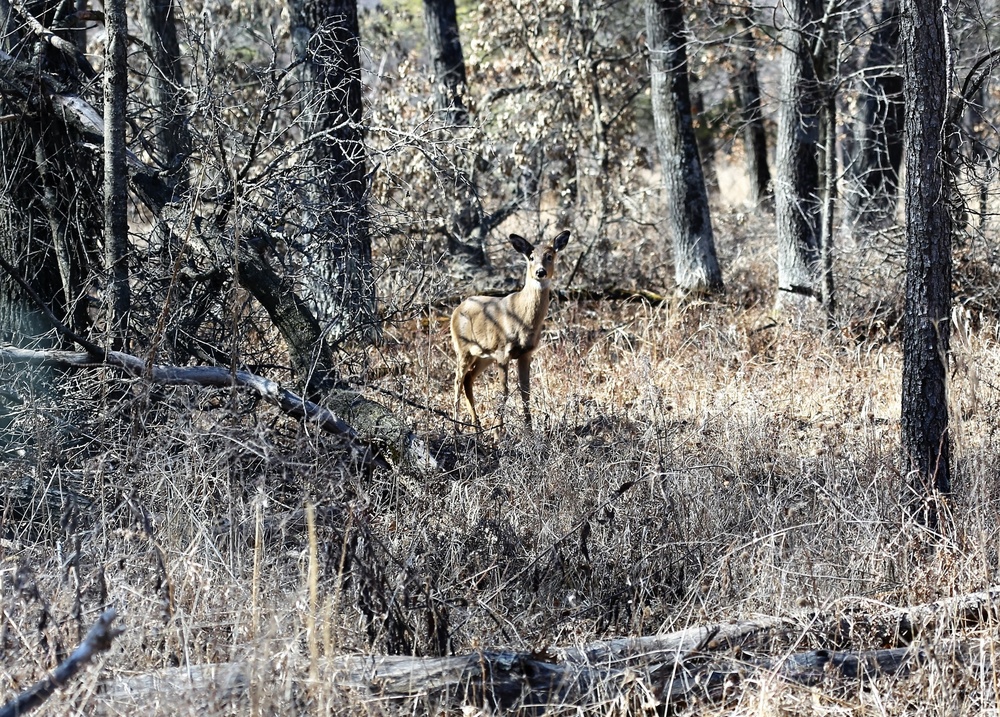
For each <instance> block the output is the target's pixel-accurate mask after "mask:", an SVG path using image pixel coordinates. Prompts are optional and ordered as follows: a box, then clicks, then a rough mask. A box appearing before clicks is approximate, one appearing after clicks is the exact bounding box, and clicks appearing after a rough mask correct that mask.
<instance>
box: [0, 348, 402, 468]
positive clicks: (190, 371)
mask: <svg viewBox="0 0 1000 717" xmlns="http://www.w3.org/2000/svg"><path fill="white" fill-rule="evenodd" d="M0 361H8V362H11V363H31V364H36V365H57V366H63V367H67V366H69V367H76V368H88V367H93V366H100V365H106V366H113V367H115V368H119V369H122V370H123V371H124V372H125V373H126V374H128V375H130V376H135V377H147V378H148V379H149V380H150V381H152V382H153V383H157V384H161V385H166V386H171V385H185V384H186V385H195V386H205V387H218V388H223V387H229V386H241V387H244V388H249V389H251V390H252V391H254V392H255V393H256V394H257V395H258V396H260V397H261V398H263V399H264V400H265V401H267V402H269V403H271V404H273V405H275V406H277V407H278V408H279V409H281V410H282V411H283V412H284V413H286V414H287V415H289V416H292V417H293V418H298V419H306V420H309V421H315V422H316V424H317V425H318V426H319V427H320V428H321V429H323V430H324V431H327V432H328V433H334V434H337V435H340V436H343V437H344V438H346V439H347V441H348V443H349V444H350V446H351V447H352V449H354V451H355V452H356V453H357V455H358V456H359V458H360V459H361V461H362V462H363V463H364V464H365V465H374V466H377V467H380V468H388V467H389V466H388V464H387V463H386V462H385V461H384V460H383V459H382V458H380V457H378V456H376V455H373V453H372V451H371V450H370V448H369V447H368V446H367V445H365V444H364V442H363V441H362V440H361V438H360V437H359V436H358V433H357V431H355V430H354V428H353V427H351V426H350V425H349V424H347V423H346V422H345V421H343V420H342V419H341V418H340V417H339V416H338V415H337V414H336V413H334V412H333V411H331V410H330V409H328V408H325V407H324V406H320V405H319V404H317V403H313V402H312V401H309V400H307V399H305V398H302V397H301V396H299V395H298V394H295V393H292V392H291V391H289V390H288V389H285V388H282V387H281V385H280V384H279V383H278V382H276V381H272V380H271V379H269V378H264V377H263V376H258V375H257V374H253V373H250V372H249V371H242V370H238V371H230V370H229V369H226V368H222V367H218V366H165V365H160V364H156V365H153V366H148V365H147V363H146V362H145V361H143V360H142V359H140V358H138V357H136V356H132V355H130V354H126V353H122V352H120V351H108V352H107V353H106V354H105V356H104V357H103V360H102V357H98V356H95V355H94V354H93V353H84V352H82V351H81V352H76V351H61V350H56V349H49V350H38V349H21V348H16V347H13V346H4V347H0Z"/></svg>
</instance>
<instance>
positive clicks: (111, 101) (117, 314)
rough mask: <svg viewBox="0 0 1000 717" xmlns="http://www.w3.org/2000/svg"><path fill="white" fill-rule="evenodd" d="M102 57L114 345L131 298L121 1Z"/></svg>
mask: <svg viewBox="0 0 1000 717" xmlns="http://www.w3.org/2000/svg"><path fill="white" fill-rule="evenodd" d="M104 17H105V24H106V26H107V31H108V44H107V51H106V53H107V56H106V58H105V62H104V269H105V272H106V274H105V280H104V281H105V285H104V300H105V305H106V312H105V316H106V320H107V322H108V326H107V331H108V334H109V336H111V339H112V341H111V344H112V346H113V347H114V348H121V346H122V339H123V337H124V336H125V335H126V334H127V329H128V326H127V316H128V311H129V305H130V303H131V290H130V288H129V272H128V169H127V167H126V164H125V120H126V117H125V107H126V96H127V94H128V64H127V62H128V58H127V55H126V51H127V50H128V20H127V19H126V16H125V0H108V2H107V4H106V5H105V8H104Z"/></svg>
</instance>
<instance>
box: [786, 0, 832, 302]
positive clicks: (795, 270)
mask: <svg viewBox="0 0 1000 717" xmlns="http://www.w3.org/2000/svg"><path fill="white" fill-rule="evenodd" d="M785 7H786V10H787V12H788V19H787V22H788V27H787V29H786V30H785V31H784V32H783V33H782V46H783V49H782V53H781V70H782V73H781V108H780V116H779V120H778V145H777V166H776V172H775V181H774V198H775V215H776V217H775V218H776V224H777V232H778V291H779V298H778V303H779V305H782V304H788V303H793V304H797V305H800V306H801V305H804V304H803V302H802V301H801V300H800V299H795V297H811V298H813V299H816V300H817V301H819V300H820V299H821V291H820V286H819V271H818V265H819V261H820V231H821V230H820V198H819V142H820V113H821V110H822V106H823V93H822V90H821V88H820V84H819V82H818V81H817V78H816V70H815V67H814V66H813V56H812V48H813V45H814V39H815V36H814V35H812V34H811V33H812V32H814V28H815V26H816V23H817V22H818V20H819V7H818V2H817V0H789V2H788V3H787V4H786V5H785Z"/></svg>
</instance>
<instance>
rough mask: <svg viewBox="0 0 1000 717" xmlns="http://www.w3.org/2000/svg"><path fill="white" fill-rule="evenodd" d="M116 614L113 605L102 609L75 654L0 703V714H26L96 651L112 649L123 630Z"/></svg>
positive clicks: (71, 676)
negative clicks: (11, 697) (13, 696)
mask: <svg viewBox="0 0 1000 717" xmlns="http://www.w3.org/2000/svg"><path fill="white" fill-rule="evenodd" d="M115 616H116V613H115V609H114V608H108V609H107V610H105V611H104V612H103V613H101V616H100V617H99V618H97V622H96V623H94V625H93V627H91V628H90V630H89V631H88V632H87V636H86V637H85V638H84V639H83V642H81V643H80V645H79V646H78V647H77V648H76V649H75V650H73V654H72V655H70V656H69V657H68V658H66V660H65V661H64V662H63V663H61V664H60V665H59V666H58V667H56V669H55V670H53V671H52V673H51V674H49V675H48V676H47V677H45V678H44V679H42V680H40V681H38V682H36V683H35V684H34V685H33V686H32V687H31V688H29V689H27V690H25V691H24V692H22V693H21V694H19V695H18V696H17V697H15V698H14V699H12V700H11V701H10V702H8V703H7V704H5V705H4V706H3V707H0V717H17V715H23V714H26V713H28V712H30V711H31V710H33V709H35V708H36V707H38V706H39V705H40V704H42V703H43V702H44V701H45V700H47V699H48V698H49V697H51V696H52V695H53V693H55V691H56V690H57V689H59V688H60V687H62V686H63V685H65V684H66V683H67V682H69V681H70V680H71V679H72V678H73V677H74V676H76V673H77V672H79V671H80V670H82V669H83V668H84V666H86V665H87V663H88V662H90V661H91V660H92V659H93V658H94V656H95V655H97V654H98V653H100V652H104V651H105V650H107V649H109V648H110V647H111V642H112V640H114V639H115V638H116V637H118V635H120V634H122V632H123V630H121V629H120V628H113V627H111V623H113V622H114V621H115Z"/></svg>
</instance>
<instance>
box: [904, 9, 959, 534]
mask: <svg viewBox="0 0 1000 717" xmlns="http://www.w3.org/2000/svg"><path fill="white" fill-rule="evenodd" d="M946 32H947V31H946V29H945V17H944V15H943V13H942V6H941V4H940V3H937V2H934V0H903V2H902V12H901V37H902V50H903V92H904V96H905V98H906V119H905V125H904V127H905V141H906V145H907V147H908V150H907V155H906V187H905V192H906V303H905V313H904V319H903V396H902V446H903V460H904V463H905V466H906V469H907V474H908V475H909V476H910V477H911V486H912V489H913V495H914V498H913V501H914V512H915V515H916V517H917V519H918V520H920V521H921V522H923V523H924V524H926V525H928V526H929V527H935V526H936V525H937V524H938V521H939V515H938V500H937V499H938V497H939V496H941V495H947V494H948V493H949V492H950V490H951V475H950V467H949V458H950V455H949V454H950V445H949V443H950V440H949V435H948V393H947V373H948V371H947V369H948V344H949V336H950V333H951V325H950V322H949V317H950V314H951V233H952V222H951V217H950V215H949V209H948V201H947V200H948V197H947V192H948V188H947V185H946V182H945V156H944V152H945V149H946V147H945V144H944V141H943V137H942V135H943V132H942V127H944V125H945V116H946V112H947V102H948V55H947V48H948V42H947V35H946Z"/></svg>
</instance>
